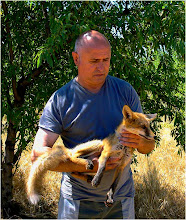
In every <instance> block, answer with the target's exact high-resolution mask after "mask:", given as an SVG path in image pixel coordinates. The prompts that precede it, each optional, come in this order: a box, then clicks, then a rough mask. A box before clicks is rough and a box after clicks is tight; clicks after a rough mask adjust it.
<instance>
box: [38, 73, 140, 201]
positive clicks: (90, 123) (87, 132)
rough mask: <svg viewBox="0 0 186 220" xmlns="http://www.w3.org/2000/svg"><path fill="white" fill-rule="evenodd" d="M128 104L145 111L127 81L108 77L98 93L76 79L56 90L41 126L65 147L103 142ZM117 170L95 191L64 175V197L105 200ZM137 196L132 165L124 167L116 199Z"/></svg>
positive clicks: (119, 119) (106, 177)
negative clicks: (88, 142) (55, 134)
mask: <svg viewBox="0 0 186 220" xmlns="http://www.w3.org/2000/svg"><path fill="white" fill-rule="evenodd" d="M124 105H128V106H129V107H130V108H131V109H132V110H133V111H136V112H142V108H141V104H140V100H139V97H138V95H137V93H136V91H135V90H134V88H133V87H132V86H131V85H130V84H129V83H127V82H126V81H124V80H121V79H118V78H116V77H112V76H110V75H108V76H107V78H106V81H105V83H104V85H103V86H102V88H101V89H100V91H99V92H98V93H96V94H94V93H91V92H90V91H88V90H86V89H85V88H83V87H82V86H81V85H80V84H79V83H78V82H77V81H76V79H75V78H74V79H73V80H71V81H70V82H69V83H67V84H66V85H65V86H63V87H62V88H60V89H59V90H58V91H56V92H55V93H54V94H53V95H52V96H51V98H50V99H49V101H48V102H47V104H46V106H45V108H44V110H43V114H42V116H41V118H40V122H39V127H40V128H43V129H46V130H49V131H52V132H55V133H57V134H59V135H61V137H62V139H63V142H64V144H65V146H66V147H68V148H73V147H74V146H76V145H77V144H79V143H84V142H87V141H90V140H93V139H103V138H105V137H107V136H108V135H109V134H111V133H114V131H115V129H116V128H117V126H118V125H119V124H120V122H121V120H122V118H123V115H122V108H123V106H124ZM113 175H114V170H111V171H106V172H105V174H104V176H103V178H102V180H101V183H100V185H99V186H98V187H97V188H95V187H92V186H91V184H89V183H86V182H85V181H83V180H79V179H76V178H74V177H72V176H71V175H70V173H63V177H62V184H61V194H62V196H63V197H64V198H68V199H70V198H73V199H81V200H82V199H83V200H91V201H98V202H99V201H100V202H101V201H105V199H106V194H107V192H108V190H109V188H110V185H111V183H112V182H111V181H112V178H113ZM133 196H134V184H133V179H132V172H131V169H130V164H129V165H128V166H127V167H125V169H124V171H123V173H122V175H121V178H120V181H119V184H118V186H117V189H116V192H115V195H114V199H115V200H120V199H123V198H124V197H133Z"/></svg>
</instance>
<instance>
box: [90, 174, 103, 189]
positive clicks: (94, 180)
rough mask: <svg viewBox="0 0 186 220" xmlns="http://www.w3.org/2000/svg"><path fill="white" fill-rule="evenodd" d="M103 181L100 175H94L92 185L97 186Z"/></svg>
mask: <svg viewBox="0 0 186 220" xmlns="http://www.w3.org/2000/svg"><path fill="white" fill-rule="evenodd" d="M100 182H101V178H100V177H99V176H96V175H95V176H94V178H93V180H92V182H91V183H92V186H95V187H97V186H98V185H99V184H100Z"/></svg>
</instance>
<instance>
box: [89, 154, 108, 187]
mask: <svg viewBox="0 0 186 220" xmlns="http://www.w3.org/2000/svg"><path fill="white" fill-rule="evenodd" d="M108 158H109V157H108V156H104V157H103V156H102V155H101V157H100V159H99V167H98V170H97V173H96V175H95V176H94V178H93V180H92V182H91V183H92V186H95V187H97V186H98V185H99V184H100V182H101V179H102V177H103V173H104V171H105V167H106V162H107V160H108Z"/></svg>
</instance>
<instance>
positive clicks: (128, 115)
mask: <svg viewBox="0 0 186 220" xmlns="http://www.w3.org/2000/svg"><path fill="white" fill-rule="evenodd" d="M122 113H123V116H124V118H125V119H132V110H131V109H130V108H129V107H128V105H124V107H123V111H122Z"/></svg>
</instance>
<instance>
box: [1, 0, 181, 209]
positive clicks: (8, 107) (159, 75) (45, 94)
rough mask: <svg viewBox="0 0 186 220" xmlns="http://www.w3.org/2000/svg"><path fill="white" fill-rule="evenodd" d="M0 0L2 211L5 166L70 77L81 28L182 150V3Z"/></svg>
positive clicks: (7, 178) (7, 176) (7, 192)
mask: <svg viewBox="0 0 186 220" xmlns="http://www.w3.org/2000/svg"><path fill="white" fill-rule="evenodd" d="M1 4H2V117H3V116H6V118H7V123H6V125H5V127H3V130H4V131H7V139H6V142H5V149H4V150H3V151H2V152H3V155H2V168H3V170H2V176H3V178H2V202H3V209H6V208H7V207H8V206H9V205H10V202H11V201H12V170H13V167H15V165H16V163H17V161H18V159H19V158H20V156H21V153H22V151H23V150H24V149H25V148H26V146H27V145H28V143H29V142H30V141H33V137H34V136H35V134H36V131H37V124H38V120H39V114H40V112H41V111H42V109H43V107H44V105H45V103H46V101H47V100H48V99H49V97H50V96H51V94H52V93H53V92H54V91H55V90H56V89H57V88H60V87H61V86H62V85H63V84H65V83H66V82H68V81H69V80H71V79H72V78H73V77H74V76H75V75H76V74H77V73H76V72H77V71H76V69H75V66H74V64H73V60H72V58H71V52H72V51H73V47H74V43H75V40H76V38H77V37H78V35H79V34H80V33H82V32H84V31H86V30H89V29H95V30H98V31H100V32H102V33H103V34H105V36H106V37H107V38H108V39H109V41H110V43H111V45H112V60H111V68H110V74H111V75H114V76H117V77H120V78H122V79H125V80H127V81H128V82H130V83H131V84H132V85H133V86H134V88H135V89H136V91H137V92H138V94H139V96H140V98H141V102H142V105H143V109H144V112H147V113H148V112H149V113H153V112H157V113H158V115H159V117H161V116H166V117H168V118H169V119H170V121H173V120H174V124H175V129H174V130H173V131H172V134H173V135H174V137H175V138H176V140H177V143H178V146H181V148H184V146H185V145H184V144H185V143H184V141H185V139H184V133H185V132H184V131H185V130H184V129H185V127H184V57H185V54H184V53H185V50H184V46H185V45H184V31H185V26H184V13H185V6H184V2H174V1H172V2H170V1H168V2H164V1H162V2H146V1H142V2H139V1H134V2H127V1H125V2H124V1H119V2H114V3H112V2H104V1H103V2H96V1H95V2H94V1H90V2H88V1H82V2H80V1H75V2H69V1H66V2H65V1H62V2H58V1H52V2H50V1H47V2H44V1H41V2H40V1H38V2H35V1H33V2H32V1H12V2H11V1H7V2H5V1H2V3H1ZM17 143H18V144H17ZM184 149H185V148H184ZM179 152H180V151H179ZM5 198H6V199H5Z"/></svg>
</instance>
